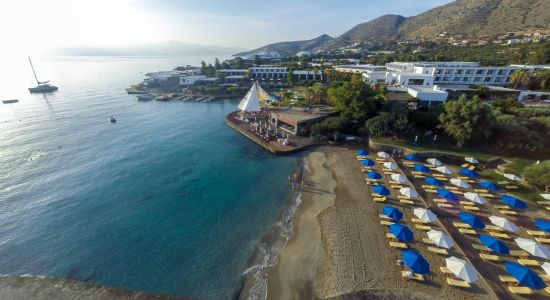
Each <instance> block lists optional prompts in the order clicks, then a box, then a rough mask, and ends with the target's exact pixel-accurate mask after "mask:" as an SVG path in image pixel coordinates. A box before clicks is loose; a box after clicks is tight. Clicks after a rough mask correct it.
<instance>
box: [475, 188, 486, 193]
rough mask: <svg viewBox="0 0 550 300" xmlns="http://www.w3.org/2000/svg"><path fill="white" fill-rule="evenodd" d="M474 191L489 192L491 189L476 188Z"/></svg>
mask: <svg viewBox="0 0 550 300" xmlns="http://www.w3.org/2000/svg"><path fill="white" fill-rule="evenodd" d="M474 191H476V192H478V193H488V192H489V191H488V190H486V189H474Z"/></svg>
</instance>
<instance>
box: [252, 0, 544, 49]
mask: <svg viewBox="0 0 550 300" xmlns="http://www.w3.org/2000/svg"><path fill="white" fill-rule="evenodd" d="M534 31H550V0H457V1H454V2H451V3H449V4H446V5H443V6H440V7H437V8H434V9H432V10H429V11H427V12H425V13H422V14H420V15H417V16H413V17H409V18H406V17H403V16H399V15H384V16H381V17H379V18H376V19H374V20H372V21H369V22H366V23H362V24H359V25H357V26H355V27H354V28H352V29H351V30H349V31H347V32H346V33H344V34H342V35H341V36H339V37H337V38H335V39H333V38H331V37H329V36H327V35H323V36H320V37H318V38H316V39H313V40H309V41H296V42H283V43H276V44H272V45H268V46H264V47H262V48H259V49H256V50H253V51H249V52H246V53H247V54H252V53H256V52H260V51H264V52H269V51H275V52H279V53H280V54H281V55H282V56H291V55H295V54H296V53H298V52H300V51H315V50H324V49H333V48H335V47H336V48H337V47H341V46H346V45H350V44H352V43H354V42H388V41H390V42H391V41H398V40H403V39H414V38H416V39H421V40H434V39H435V38H436V37H437V36H438V35H439V34H440V33H442V32H447V33H448V34H449V35H451V36H460V37H464V38H477V37H482V36H483V37H486V36H489V37H491V36H498V35H501V34H506V33H509V32H518V33H522V32H534ZM241 54H242V53H241Z"/></svg>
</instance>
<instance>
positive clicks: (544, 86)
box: [533, 70, 550, 91]
mask: <svg viewBox="0 0 550 300" xmlns="http://www.w3.org/2000/svg"><path fill="white" fill-rule="evenodd" d="M533 76H534V77H535V78H537V82H538V89H541V90H544V91H547V90H550V70H536V71H535V73H534V74H533Z"/></svg>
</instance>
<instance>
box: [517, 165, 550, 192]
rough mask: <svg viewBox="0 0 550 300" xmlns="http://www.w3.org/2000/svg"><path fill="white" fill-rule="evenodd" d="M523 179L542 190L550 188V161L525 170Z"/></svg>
mask: <svg viewBox="0 0 550 300" xmlns="http://www.w3.org/2000/svg"><path fill="white" fill-rule="evenodd" d="M523 177H524V178H525V180H527V182H529V183H530V184H532V185H534V186H536V187H538V188H539V189H541V190H547V189H549V188H550V160H546V161H544V162H542V163H540V164H535V165H532V166H530V167H527V168H525V171H523Z"/></svg>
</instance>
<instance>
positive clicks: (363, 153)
mask: <svg viewBox="0 0 550 300" xmlns="http://www.w3.org/2000/svg"><path fill="white" fill-rule="evenodd" d="M355 153H357V155H358V156H367V155H369V151H367V150H365V149H359V150H357V151H356V152H355Z"/></svg>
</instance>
